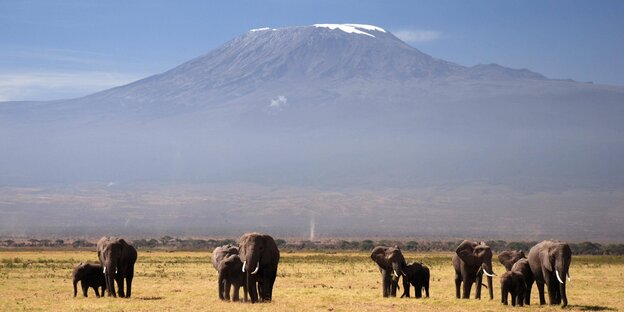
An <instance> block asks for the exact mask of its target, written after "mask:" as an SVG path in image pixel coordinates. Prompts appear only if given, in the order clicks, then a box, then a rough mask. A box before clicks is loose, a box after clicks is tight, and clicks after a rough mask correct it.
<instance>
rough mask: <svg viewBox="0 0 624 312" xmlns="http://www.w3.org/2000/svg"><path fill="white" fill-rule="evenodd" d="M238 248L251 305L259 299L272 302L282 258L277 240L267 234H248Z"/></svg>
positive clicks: (240, 241) (241, 240)
mask: <svg viewBox="0 0 624 312" xmlns="http://www.w3.org/2000/svg"><path fill="white" fill-rule="evenodd" d="M238 246H239V253H240V258H241V260H243V266H242V272H244V273H245V274H246V282H247V292H249V297H250V298H251V303H256V302H258V299H260V300H262V301H267V302H268V301H271V300H272V299H273V284H274V283H275V278H276V277H277V266H278V264H279V258H280V252H279V249H278V248H277V244H276V243H275V240H274V239H273V237H271V236H270V235H266V234H259V233H246V234H244V235H243V236H241V238H240V239H239V242H238Z"/></svg>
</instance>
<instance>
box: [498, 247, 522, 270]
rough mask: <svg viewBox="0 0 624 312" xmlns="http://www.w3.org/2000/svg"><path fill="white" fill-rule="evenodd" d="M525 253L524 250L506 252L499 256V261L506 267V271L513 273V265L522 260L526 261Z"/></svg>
mask: <svg viewBox="0 0 624 312" xmlns="http://www.w3.org/2000/svg"><path fill="white" fill-rule="evenodd" d="M524 258H526V256H525V255H524V251H522V250H505V251H503V252H501V253H500V254H498V261H499V262H500V263H501V264H502V265H503V266H505V270H507V271H511V268H512V267H513V265H514V264H515V263H516V262H518V260H520V259H524Z"/></svg>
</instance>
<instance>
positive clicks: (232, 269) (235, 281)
mask: <svg viewBox="0 0 624 312" xmlns="http://www.w3.org/2000/svg"><path fill="white" fill-rule="evenodd" d="M217 271H218V272H219V279H218V280H219V298H220V299H221V300H230V288H231V287H232V286H234V295H233V297H232V301H239V300H240V298H239V292H240V288H241V287H242V288H243V294H244V301H245V302H247V285H245V280H246V276H245V273H243V261H242V260H241V259H240V256H239V255H236V254H230V255H228V256H226V257H225V258H223V259H222V260H221V261H220V262H219V267H218V268H217Z"/></svg>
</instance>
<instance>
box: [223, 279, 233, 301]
mask: <svg viewBox="0 0 624 312" xmlns="http://www.w3.org/2000/svg"><path fill="white" fill-rule="evenodd" d="M231 288H232V283H231V282H230V280H228V279H225V293H224V294H223V298H224V299H225V300H228V301H229V300H230V289H231Z"/></svg>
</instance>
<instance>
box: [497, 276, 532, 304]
mask: <svg viewBox="0 0 624 312" xmlns="http://www.w3.org/2000/svg"><path fill="white" fill-rule="evenodd" d="M500 283H501V294H502V299H501V302H502V303H503V304H504V305H507V304H508V301H507V299H508V297H509V295H511V305H512V306H516V303H518V305H519V306H523V305H524V296H525V294H526V284H525V283H524V276H523V275H522V273H520V272H517V271H507V272H505V273H503V275H501V277H500Z"/></svg>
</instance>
